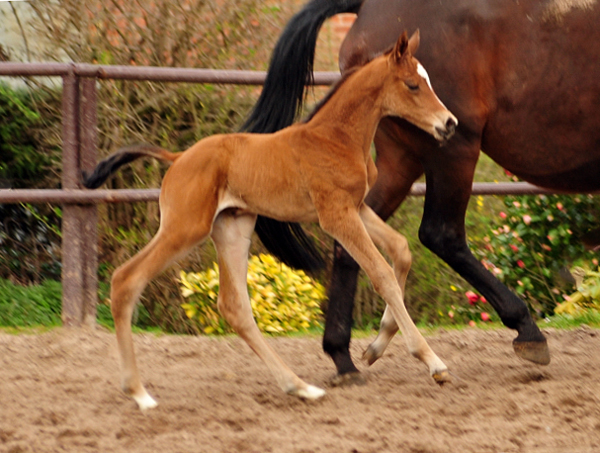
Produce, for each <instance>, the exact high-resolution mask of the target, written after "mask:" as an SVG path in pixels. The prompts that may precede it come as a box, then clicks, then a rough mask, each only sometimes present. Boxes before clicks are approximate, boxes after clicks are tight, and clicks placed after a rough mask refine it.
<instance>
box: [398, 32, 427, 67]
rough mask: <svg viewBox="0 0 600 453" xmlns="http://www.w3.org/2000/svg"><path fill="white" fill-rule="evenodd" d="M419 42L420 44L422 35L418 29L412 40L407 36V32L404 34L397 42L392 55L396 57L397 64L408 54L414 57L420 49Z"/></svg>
mask: <svg viewBox="0 0 600 453" xmlns="http://www.w3.org/2000/svg"><path fill="white" fill-rule="evenodd" d="M419 42H420V33H419V30H418V29H417V31H415V32H414V33H413V34H412V36H411V37H410V39H409V38H408V35H407V34H406V30H405V31H404V32H402V34H401V35H400V37H399V38H398V41H397V42H396V45H395V46H394V50H393V52H392V55H393V56H394V60H396V62H399V61H400V59H401V58H402V57H403V56H404V55H405V54H406V53H408V54H409V55H414V54H415V52H416V51H417V49H418V48H419Z"/></svg>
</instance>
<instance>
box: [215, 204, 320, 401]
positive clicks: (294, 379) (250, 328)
mask: <svg viewBox="0 0 600 453" xmlns="http://www.w3.org/2000/svg"><path fill="white" fill-rule="evenodd" d="M255 222H256V216H255V215H251V214H243V215H236V214H235V213H234V212H228V211H225V212H222V213H221V214H219V216H218V217H217V219H216V220H215V223H214V225H213V232H212V239H213V241H214V243H215V246H216V248H217V255H218V261H219V283H220V284H219V297H218V305H219V311H220V312H221V314H222V315H223V316H224V317H225V319H226V320H227V322H229V324H230V325H231V326H232V327H233V328H234V330H235V331H236V332H237V333H238V334H239V335H240V337H242V338H243V339H244V340H245V341H246V343H248V345H249V346H250V348H252V350H253V351H254V352H255V353H256V354H257V355H258V356H259V357H260V358H261V359H262V360H263V362H265V364H266V365H267V367H268V368H269V370H270V371H271V373H273V375H274V376H275V379H276V380H277V383H278V384H279V386H280V387H281V389H282V390H283V391H284V392H286V393H288V394H290V395H296V396H299V397H302V398H307V399H317V398H319V397H321V396H323V395H324V394H325V391H324V390H322V389H320V388H318V387H315V386H313V385H309V384H307V383H306V382H304V381H302V380H301V379H300V378H299V377H298V376H296V374H294V372H293V371H292V370H291V369H290V368H289V367H288V366H287V365H286V364H285V363H284V362H283V360H281V358H280V357H279V356H278V355H277V353H275V351H273V349H272V348H271V347H270V346H269V345H268V343H267V342H266V341H265V339H264V338H263V336H262V334H261V333H260V331H259V330H258V326H257V325H256V322H255V320H254V317H253V316H252V307H251V305H250V299H249V296H248V286H247V285H248V283H247V273H248V249H249V247H250V239H251V236H252V232H253V230H254V224H255Z"/></svg>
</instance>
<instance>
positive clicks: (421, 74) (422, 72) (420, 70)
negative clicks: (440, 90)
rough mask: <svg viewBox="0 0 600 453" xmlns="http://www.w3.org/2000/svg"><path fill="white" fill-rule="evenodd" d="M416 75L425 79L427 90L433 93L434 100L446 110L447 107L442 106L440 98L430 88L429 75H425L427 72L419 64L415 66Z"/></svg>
mask: <svg viewBox="0 0 600 453" xmlns="http://www.w3.org/2000/svg"><path fill="white" fill-rule="evenodd" d="M417 73H418V74H419V75H420V76H421V77H423V78H424V79H425V81H426V82H427V85H429V89H430V90H431V91H432V92H433V95H434V96H435V98H436V99H437V100H438V101H439V103H440V104H442V106H443V107H444V108H445V109H447V107H446V106H445V105H444V103H443V102H442V101H440V98H438V97H437V94H435V91H434V90H433V87H432V86H431V80H429V74H427V71H426V70H425V68H424V67H423V65H422V64H421V63H419V64H418V65H417Z"/></svg>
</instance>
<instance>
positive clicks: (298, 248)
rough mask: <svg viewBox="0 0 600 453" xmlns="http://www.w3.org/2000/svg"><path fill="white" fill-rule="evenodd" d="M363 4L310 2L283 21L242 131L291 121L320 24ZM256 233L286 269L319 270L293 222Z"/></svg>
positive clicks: (266, 223) (269, 223)
mask: <svg viewBox="0 0 600 453" xmlns="http://www.w3.org/2000/svg"><path fill="white" fill-rule="evenodd" d="M363 1H364V0H311V1H309V2H308V3H307V4H306V5H305V6H304V7H303V8H302V10H300V11H299V12H298V13H296V15H294V17H292V19H291V20H290V21H289V22H288V24H287V25H286V27H285V29H284V30H283V33H282V34H281V36H280V37H279V40H278V41H277V44H276V45H275V48H274V50H273V54H272V56H271V62H270V63H269V70H268V72H267V78H266V80H265V84H264V87H263V90H262V92H261V95H260V97H259V98H258V101H257V103H256V105H255V106H254V108H253V109H252V112H251V113H250V116H249V117H248V119H247V120H246V122H245V123H244V125H243V126H242V130H243V131H246V132H254V133H271V132H276V131H278V130H280V129H283V128H284V127H287V126H289V125H291V124H292V123H293V122H294V119H295V117H296V114H297V113H298V112H299V111H300V110H301V108H302V104H303V102H304V97H305V91H304V89H305V85H306V84H310V83H311V82H312V80H313V62H314V59H315V47H316V42H317V36H318V34H319V30H320V29H321V26H322V25H323V22H324V21H325V20H326V19H328V18H330V17H332V16H334V15H336V14H340V13H356V12H358V9H359V8H360V5H361V4H362V2H363ZM256 232H257V234H258V236H259V238H260V240H261V241H262V243H263V244H264V245H265V247H266V248H267V249H268V250H269V251H270V252H271V253H272V254H273V255H275V256H277V258H279V259H280V260H281V261H283V262H285V263H286V264H287V265H289V266H291V267H294V268H297V269H304V270H307V271H311V270H317V269H320V268H322V267H324V262H323V258H322V257H321V255H320V253H319V252H318V250H317V249H316V248H315V246H314V244H313V242H312V241H311V240H310V239H309V238H308V236H307V235H306V233H305V232H304V230H303V229H302V228H301V227H300V225H298V224H297V223H283V222H278V221H276V220H272V219H269V218H267V217H262V216H259V217H258V221H257V223H256Z"/></svg>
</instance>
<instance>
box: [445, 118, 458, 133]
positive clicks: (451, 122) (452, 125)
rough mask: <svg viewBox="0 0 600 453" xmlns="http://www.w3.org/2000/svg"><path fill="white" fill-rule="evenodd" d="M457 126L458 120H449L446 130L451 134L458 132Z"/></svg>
mask: <svg viewBox="0 0 600 453" xmlns="http://www.w3.org/2000/svg"><path fill="white" fill-rule="evenodd" d="M456 126H457V123H456V120H455V119H454V118H448V121H446V130H447V131H448V133H449V134H453V133H454V131H455V130H456Z"/></svg>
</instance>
